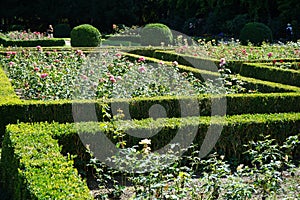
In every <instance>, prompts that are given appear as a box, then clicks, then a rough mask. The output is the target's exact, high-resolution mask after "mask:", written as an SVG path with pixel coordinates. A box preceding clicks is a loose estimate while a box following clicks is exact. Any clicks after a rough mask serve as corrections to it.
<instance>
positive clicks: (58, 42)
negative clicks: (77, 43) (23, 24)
mask: <svg viewBox="0 0 300 200" xmlns="http://www.w3.org/2000/svg"><path fill="white" fill-rule="evenodd" d="M0 44H2V45H3V46H4V47H10V46H11V47H14V46H17V47H36V46H42V47H49V46H65V40H64V39H60V38H51V39H47V40H8V39H6V38H3V37H0Z"/></svg>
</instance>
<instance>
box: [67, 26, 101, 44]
mask: <svg viewBox="0 0 300 200" xmlns="http://www.w3.org/2000/svg"><path fill="white" fill-rule="evenodd" d="M100 42H101V33H100V31H99V30H98V29H97V28H96V27H94V26H92V25H90V24H82V25H79V26H76V27H74V28H73V29H72V31H71V46H73V47H96V46H98V45H99V44H100Z"/></svg>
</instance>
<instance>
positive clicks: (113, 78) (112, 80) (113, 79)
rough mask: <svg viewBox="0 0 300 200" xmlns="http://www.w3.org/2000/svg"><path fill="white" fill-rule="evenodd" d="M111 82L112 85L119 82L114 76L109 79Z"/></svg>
mask: <svg viewBox="0 0 300 200" xmlns="http://www.w3.org/2000/svg"><path fill="white" fill-rule="evenodd" d="M109 80H110V81H111V82H112V83H115V82H117V80H116V79H115V77H114V76H113V75H111V76H110V77H109Z"/></svg>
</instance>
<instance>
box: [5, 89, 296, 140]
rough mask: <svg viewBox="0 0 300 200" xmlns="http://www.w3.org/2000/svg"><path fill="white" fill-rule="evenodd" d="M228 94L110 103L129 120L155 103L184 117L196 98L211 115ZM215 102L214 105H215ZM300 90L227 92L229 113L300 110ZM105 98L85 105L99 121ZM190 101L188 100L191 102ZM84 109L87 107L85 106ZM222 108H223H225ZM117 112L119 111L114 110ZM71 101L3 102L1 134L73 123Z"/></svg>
mask: <svg viewBox="0 0 300 200" xmlns="http://www.w3.org/2000/svg"><path fill="white" fill-rule="evenodd" d="M222 98H224V96H210V95H203V96H199V97H194V99H193V98H190V97H156V98H136V99H130V100H125V99H123V100H111V101H108V103H109V104H110V105H111V106H112V107H113V108H115V110H116V109H118V108H121V109H122V110H126V109H128V110H129V113H127V114H126V113H125V114H126V115H125V119H130V118H131V119H144V118H148V117H149V109H150V108H151V107H152V106H153V105H161V106H163V107H164V108H165V110H166V113H167V116H168V117H181V110H180V106H179V105H180V102H183V104H185V103H184V102H185V101H187V102H189V101H191V100H192V101H195V102H198V103H199V115H200V116H210V115H211V110H212V109H211V105H218V102H219V101H220V102H222ZM212 102H213V104H212ZM299 102H300V94H299V93H276V94H273V93H271V94H232V95H226V107H225V108H224V111H226V114H227V115H237V114H247V113H251V114H254V113H283V112H300V104H299ZM102 104H103V102H102V101H95V102H94V101H84V102H81V105H83V106H88V105H90V106H92V107H94V106H95V110H96V115H97V116H98V120H99V121H101V120H102V118H103V117H102V114H101V107H102V106H101V105H102ZM187 104H188V103H187ZM83 108H84V107H83ZM221 111H222V109H221ZM114 113H116V112H114ZM72 114H73V113H72V102H71V101H66V100H63V101H20V100H18V101H16V103H15V104H14V103H3V104H2V105H0V128H1V132H0V135H3V133H4V129H5V126H6V125H7V124H10V123H17V122H18V121H20V122H41V121H48V122H52V121H56V122H60V123H65V122H73V121H74V119H73V115H72ZM129 115H130V116H129Z"/></svg>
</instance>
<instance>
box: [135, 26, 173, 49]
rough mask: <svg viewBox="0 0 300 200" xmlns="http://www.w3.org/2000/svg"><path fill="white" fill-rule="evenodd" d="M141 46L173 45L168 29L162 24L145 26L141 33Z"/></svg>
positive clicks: (171, 35)
mask: <svg viewBox="0 0 300 200" xmlns="http://www.w3.org/2000/svg"><path fill="white" fill-rule="evenodd" d="M141 43H142V45H152V46H161V45H162V43H164V45H168V44H172V43H173V34H172V32H171V30H170V28H169V27H168V26H166V25H164V24H160V23H153V24H147V25H146V26H145V27H144V28H143V29H142V31H141Z"/></svg>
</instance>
